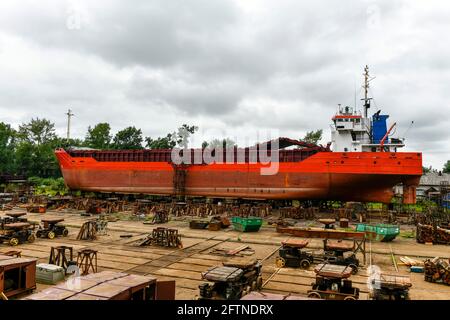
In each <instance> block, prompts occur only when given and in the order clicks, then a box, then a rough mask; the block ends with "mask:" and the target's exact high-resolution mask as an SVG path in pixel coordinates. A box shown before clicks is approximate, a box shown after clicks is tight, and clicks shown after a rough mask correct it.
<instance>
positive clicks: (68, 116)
mask: <svg viewBox="0 0 450 320" xmlns="http://www.w3.org/2000/svg"><path fill="white" fill-rule="evenodd" d="M66 115H67V140H69V139H70V118H72V117H73V116H74V114H73V113H72V110H70V109H69V110H68V111H67V113H66Z"/></svg>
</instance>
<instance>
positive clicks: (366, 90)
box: [363, 65, 371, 118]
mask: <svg viewBox="0 0 450 320" xmlns="http://www.w3.org/2000/svg"><path fill="white" fill-rule="evenodd" d="M370 80H371V79H369V66H367V65H366V67H365V68H364V85H363V88H364V118H367V110H368V109H369V108H370V99H371V98H369V97H368V93H369V81H370Z"/></svg>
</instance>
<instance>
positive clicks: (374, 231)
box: [356, 223, 400, 242]
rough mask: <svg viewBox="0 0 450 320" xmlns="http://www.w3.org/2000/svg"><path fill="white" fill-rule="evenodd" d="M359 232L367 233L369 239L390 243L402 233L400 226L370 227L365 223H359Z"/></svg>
mask: <svg viewBox="0 0 450 320" xmlns="http://www.w3.org/2000/svg"><path fill="white" fill-rule="evenodd" d="M356 231H357V232H365V233H366V237H367V239H370V240H376V241H382V242H389V241H392V240H394V239H395V237H397V235H398V234H399V233H400V226H399V225H395V224H384V223H379V224H376V225H370V224H365V223H358V224H357V225H356Z"/></svg>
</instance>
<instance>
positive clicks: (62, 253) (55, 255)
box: [48, 246, 76, 270]
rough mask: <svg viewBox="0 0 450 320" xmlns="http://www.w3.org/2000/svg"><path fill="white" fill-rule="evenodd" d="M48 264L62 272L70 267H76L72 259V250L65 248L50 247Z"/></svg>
mask: <svg viewBox="0 0 450 320" xmlns="http://www.w3.org/2000/svg"><path fill="white" fill-rule="evenodd" d="M48 263H49V264H53V265H56V266H60V267H62V268H64V270H67V268H68V267H69V266H70V265H76V262H75V261H74V259H73V248H72V247H67V246H58V247H51V248H50V257H49V259H48Z"/></svg>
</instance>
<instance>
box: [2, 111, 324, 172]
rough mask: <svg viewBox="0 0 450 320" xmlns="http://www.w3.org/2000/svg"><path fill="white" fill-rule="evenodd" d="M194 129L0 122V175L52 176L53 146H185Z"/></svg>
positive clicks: (225, 142) (315, 136)
mask: <svg viewBox="0 0 450 320" xmlns="http://www.w3.org/2000/svg"><path fill="white" fill-rule="evenodd" d="M197 130H198V127H197V126H195V125H187V124H183V125H182V126H180V127H179V128H178V129H177V130H175V131H173V132H170V133H168V134H166V135H165V136H161V137H157V138H153V137H144V136H143V134H142V130H141V129H138V128H136V127H134V126H130V127H127V128H124V129H122V130H120V131H118V132H117V133H116V134H112V132H111V126H110V125H109V123H106V122H102V123H98V124H96V125H95V126H89V127H88V129H87V132H86V135H85V137H84V139H66V138H63V137H59V136H58V135H57V134H56V130H55V124H54V123H52V122H51V121H50V120H48V119H40V118H33V119H31V121H29V122H28V123H23V124H21V125H20V126H19V128H18V129H14V128H13V127H12V126H11V125H10V124H7V123H4V122H0V174H11V175H25V176H27V177H41V178H56V177H60V176H61V173H60V170H59V165H58V162H57V159H56V157H55V155H54V150H55V149H57V148H68V147H85V148H92V149H116V150H129V149H143V148H147V149H171V148H174V147H176V146H179V147H186V146H187V142H188V139H189V136H190V135H192V134H194V133H195V132H196V131H197ZM321 138H322V130H317V131H310V132H307V134H306V135H305V136H304V137H303V138H301V139H302V140H304V141H307V142H310V143H318V141H319V140H320V139H321ZM222 146H223V147H233V146H236V143H235V142H234V141H233V140H232V139H229V138H225V139H213V140H211V141H204V142H203V143H202V147H203V148H206V147H209V148H215V147H222Z"/></svg>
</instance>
